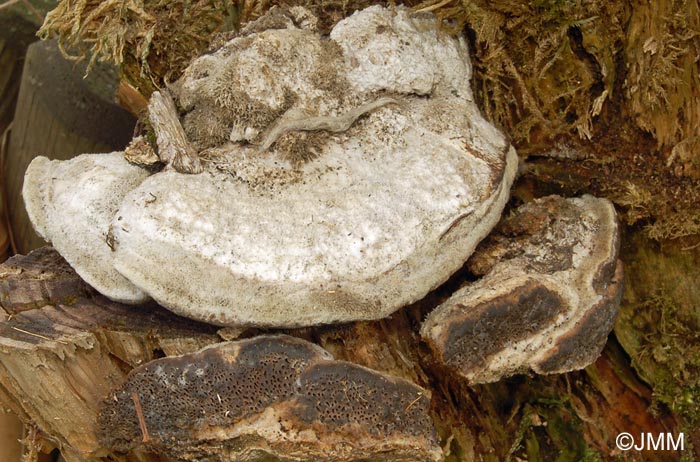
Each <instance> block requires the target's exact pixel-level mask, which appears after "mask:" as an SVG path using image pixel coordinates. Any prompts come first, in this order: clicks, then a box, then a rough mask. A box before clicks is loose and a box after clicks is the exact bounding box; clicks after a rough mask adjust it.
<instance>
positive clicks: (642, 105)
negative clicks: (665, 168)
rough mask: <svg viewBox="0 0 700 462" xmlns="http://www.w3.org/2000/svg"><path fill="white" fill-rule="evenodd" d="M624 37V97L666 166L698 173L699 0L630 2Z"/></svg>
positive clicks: (699, 161) (693, 173)
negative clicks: (663, 154)
mask: <svg viewBox="0 0 700 462" xmlns="http://www.w3.org/2000/svg"><path fill="white" fill-rule="evenodd" d="M634 3H635V5H634V9H633V12H632V16H631V18H630V23H629V24H630V25H629V28H628V31H627V36H626V38H625V55H626V61H627V62H628V63H629V71H628V78H627V80H626V82H625V92H626V97H627V99H628V101H629V106H630V108H631V110H632V113H633V116H634V117H635V120H636V122H637V125H638V126H639V127H641V128H642V129H644V130H646V131H648V132H650V133H651V134H652V135H653V136H654V138H655V139H656V140H657V142H658V144H659V146H660V147H663V148H666V149H665V152H666V154H667V155H669V157H668V161H669V166H671V165H677V166H678V167H680V169H682V170H683V173H684V174H687V175H690V176H695V177H700V168H698V167H699V166H698V164H699V163H700V154H699V151H698V148H700V105H698V103H697V101H698V98H700V61H699V60H698V55H700V34H698V30H700V2H699V1H698V0H659V1H654V2H634Z"/></svg>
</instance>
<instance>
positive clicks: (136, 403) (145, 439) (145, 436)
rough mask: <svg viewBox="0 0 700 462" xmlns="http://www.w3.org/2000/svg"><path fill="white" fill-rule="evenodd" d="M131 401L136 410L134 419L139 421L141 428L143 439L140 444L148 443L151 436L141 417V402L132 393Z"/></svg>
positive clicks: (134, 393)
mask: <svg viewBox="0 0 700 462" xmlns="http://www.w3.org/2000/svg"><path fill="white" fill-rule="evenodd" d="M131 399H132V401H134V407H135V408H136V417H138V419H139V427H141V434H142V435H143V439H142V440H141V442H143V443H150V441H151V436H150V435H149V434H148V427H146V419H145V418H144V417H143V408H141V401H139V394H138V393H136V392H133V393H132V394H131Z"/></svg>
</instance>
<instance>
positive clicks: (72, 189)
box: [22, 152, 148, 303]
mask: <svg viewBox="0 0 700 462" xmlns="http://www.w3.org/2000/svg"><path fill="white" fill-rule="evenodd" d="M147 176H148V172H147V171H145V170H144V169H141V168H139V167H136V166H133V165H131V164H129V163H127V162H124V159H123V154H122V153H120V152H113V153H110V154H83V155H81V156H78V157H76V158H73V159H70V160H66V161H57V160H53V161H50V160H49V159H47V158H46V157H37V158H36V159H34V160H33V161H32V163H31V165H30V168H28V169H27V173H26V175H25V178H24V187H23V190H22V195H23V197H24V202H25V206H26V208H27V213H28V214H29V217H30V219H31V220H32V224H33V225H34V229H36V231H37V233H38V234H39V235H40V236H41V237H42V238H43V239H45V240H47V241H49V242H51V243H52V244H53V246H54V248H55V249H56V250H58V251H59V252H60V253H61V255H62V256H63V258H65V259H66V261H67V262H68V263H70V265H71V266H72V267H73V268H74V269H75V270H76V272H77V273H78V275H80V277H82V278H83V280H85V282H87V283H88V284H90V285H91V286H92V287H94V288H95V289H97V290H98V291H99V292H101V293H102V294H103V295H105V296H107V297H109V298H111V299H112V300H116V301H119V302H124V303H140V302H143V301H145V300H146V299H147V298H148V296H147V295H146V294H145V293H144V292H143V291H141V290H140V289H139V288H138V287H136V286H134V285H133V284H131V283H130V282H129V281H128V280H127V279H126V278H124V276H122V275H121V274H119V273H118V272H117V271H116V270H115V269H114V267H113V265H112V261H113V259H114V256H113V253H112V250H113V247H114V242H113V241H112V240H111V237H110V232H109V230H110V223H111V222H112V219H113V218H114V215H115V213H116V212H117V210H118V209H119V205H120V204H121V201H122V199H124V196H125V195H126V193H127V192H129V191H130V190H131V189H133V188H135V187H136V186H138V185H139V184H140V183H141V182H142V181H143V180H144V179H145V178H146V177H147Z"/></svg>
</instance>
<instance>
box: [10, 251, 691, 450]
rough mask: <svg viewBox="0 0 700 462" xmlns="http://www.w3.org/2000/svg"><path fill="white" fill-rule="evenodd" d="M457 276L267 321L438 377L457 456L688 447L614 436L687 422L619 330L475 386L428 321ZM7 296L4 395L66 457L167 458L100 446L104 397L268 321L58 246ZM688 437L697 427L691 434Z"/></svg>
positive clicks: (442, 413)
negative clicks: (598, 345) (295, 322)
mask: <svg viewBox="0 0 700 462" xmlns="http://www.w3.org/2000/svg"><path fill="white" fill-rule="evenodd" d="M458 278H459V275H458V276H457V278H453V280H452V281H450V282H448V283H447V285H446V286H445V287H444V288H442V289H440V290H439V291H438V292H436V293H433V294H431V295H429V296H428V297H427V298H426V299H425V300H423V301H422V302H420V303H419V304H415V305H412V306H409V307H407V308H405V309H403V310H400V311H399V312H397V313H395V314H394V315H393V316H391V317H390V318H387V319H385V320H382V321H374V322H358V323H350V324H344V325H338V326H325V327H318V328H306V329H293V330H283V331H279V330H278V331H272V330H267V331H264V332H265V333H271V332H283V333H287V334H291V335H294V336H296V337H300V338H304V339H306V340H310V341H313V342H314V343H316V344H318V345H320V346H322V347H324V348H325V349H327V350H328V351H330V352H331V353H332V354H333V355H334V356H335V358H336V359H339V360H347V361H351V362H354V363H357V364H360V365H363V366H367V367H370V368H372V369H376V370H379V371H382V372H386V373H390V374H393V375H396V376H400V377H403V378H407V379H409V380H411V381H413V382H415V383H416V384H418V385H420V386H422V387H424V388H426V389H427V390H429V392H430V398H431V401H432V403H431V411H430V412H431V417H432V419H433V422H434V424H435V425H436V428H437V430H438V433H439V435H440V438H441V444H442V447H443V450H444V451H445V454H446V456H447V457H446V460H448V461H503V460H513V461H515V460H522V459H525V458H527V459H531V460H555V459H556V457H557V454H569V456H568V457H569V458H565V459H557V460H582V459H583V457H586V454H588V457H592V456H591V454H594V455H597V456H598V457H599V459H598V460H605V461H607V460H611V461H612V460H625V461H632V460H635V461H639V460H644V461H646V460H648V461H652V460H653V461H672V460H678V458H679V457H680V453H679V452H674V451H664V452H657V453H655V454H654V453H641V454H640V453H638V452H634V451H633V452H631V453H630V452H628V453H619V451H617V450H616V449H615V447H614V441H615V437H616V436H617V434H618V433H620V432H623V431H625V432H629V433H632V434H639V433H640V432H652V433H654V434H657V433H660V432H671V433H673V434H677V433H678V432H679V431H681V430H680V428H679V427H678V423H677V421H676V420H675V418H674V417H672V416H670V415H669V414H665V413H664V412H663V410H662V411H661V412H660V413H659V414H658V415H652V414H650V413H649V411H648V408H649V406H650V404H651V399H652V395H651V391H650V390H649V389H648V388H647V387H646V386H645V385H644V384H643V383H642V382H641V381H640V380H638V379H637V378H636V376H635V375H634V373H633V372H632V370H631V369H630V366H629V359H628V358H627V357H626V356H625V354H624V353H623V352H622V350H621V348H620V347H619V346H618V345H617V344H616V342H614V341H611V342H609V343H608V347H607V348H606V350H605V351H604V353H603V355H602V356H601V357H600V358H599V359H598V361H596V362H595V363H594V364H593V365H591V366H590V367H588V368H587V369H586V370H584V371H579V372H574V373H569V374H564V375H555V376H534V377H526V376H516V377H514V378H511V379H508V380H504V381H501V382H498V383H496V384H490V385H479V386H473V387H470V386H468V385H466V383H465V382H464V381H463V380H462V379H460V378H459V377H457V376H456V375H455V374H452V373H450V372H448V371H447V370H445V369H444V368H442V367H441V366H439V365H437V364H436V363H435V362H434V361H433V360H432V358H431V356H430V354H429V352H428V350H427V347H425V345H423V344H422V343H421V342H420V340H419V337H418V335H417V330H418V327H419V324H420V321H421V320H422V319H423V317H424V316H425V314H426V312H427V311H429V310H430V309H431V308H432V307H434V306H435V305H436V304H437V303H438V302H439V300H440V299H442V298H444V296H445V295H446V294H448V293H449V292H450V291H452V290H454V285H455V284H457V283H458V281H457V279H458ZM0 304H1V305H2V309H3V310H4V313H2V314H0V318H2V319H0V402H1V403H2V405H3V406H4V407H9V408H10V409H11V410H13V411H14V412H15V413H17V414H18V415H20V416H21V417H22V419H23V420H24V421H25V422H26V423H28V424H30V425H33V426H36V427H37V428H38V429H39V431H40V434H41V435H42V437H43V438H45V439H48V440H50V441H52V442H53V443H55V444H56V445H57V446H58V447H60V448H61V449H62V452H63V455H64V457H65V458H66V460H67V461H68V462H78V461H107V460H110V461H113V460H120V461H141V462H144V461H149V462H155V461H159V460H161V459H159V458H158V456H156V455H153V454H148V453H147V452H144V451H141V450H139V449H138V448H137V449H136V450H133V451H132V452H131V453H129V454H111V453H110V452H109V450H108V449H107V448H104V447H102V446H100V443H99V442H98V439H97V437H96V418H97V414H98V410H99V406H100V403H101V402H102V401H103V400H104V399H105V398H106V397H108V396H110V393H111V392H113V391H114V390H115V389H116V388H117V387H119V386H120V385H121V384H122V383H123V382H124V381H125V378H126V375H127V374H128V373H129V371H131V370H132V369H133V368H134V367H136V366H138V365H141V364H144V363H146V362H149V361H151V360H153V359H156V358H159V357H163V356H172V355H178V354H183V353H189V352H194V351H196V350H198V349H200V348H202V347H204V346H206V345H209V344H213V343H217V342H220V341H223V340H229V339H232V338H245V337H252V336H254V335H257V334H259V333H263V331H260V330H257V329H250V330H247V331H244V332H240V331H237V330H235V329H231V328H225V329H218V330H217V328H216V327H213V326H209V325H206V324H201V323H197V322H194V321H190V320H186V319H183V318H180V317H177V316H175V315H174V314H171V313H170V312H168V311H165V310H163V309H162V308H160V307H158V306H156V305H152V304H151V305H143V306H126V305H121V304H118V303H114V302H110V301H108V300H107V299H105V298H104V297H102V296H100V295H98V294H96V293H95V292H94V291H93V290H92V289H90V288H89V287H88V286H87V285H85V284H84V283H83V282H82V281H81V280H80V279H79V278H78V277H77V276H76V274H75V273H74V272H73V270H72V269H71V268H70V267H69V266H68V265H67V264H66V263H65V261H64V260H63V259H62V258H61V257H60V256H59V255H58V254H57V253H56V252H55V251H54V250H53V249H51V248H42V249H39V250H37V251H35V252H33V253H32V254H30V255H28V256H26V257H23V256H17V257H13V258H11V259H10V260H8V262H6V263H5V264H4V265H2V266H0ZM144 412H147V410H146V411H144ZM691 438H693V435H692V434H688V435H687V436H686V439H687V441H688V442H687V443H686V444H689V443H690V441H689V440H690V439H691ZM535 453H537V454H539V455H540V457H541V459H535ZM547 454H550V456H551V457H548V456H547ZM618 456H619V457H620V459H617V457H618ZM518 458H520V459H518ZM592 460H595V459H592Z"/></svg>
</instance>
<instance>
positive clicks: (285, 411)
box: [98, 336, 443, 462]
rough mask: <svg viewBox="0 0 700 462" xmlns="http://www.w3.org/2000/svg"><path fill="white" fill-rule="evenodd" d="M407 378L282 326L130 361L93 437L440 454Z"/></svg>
mask: <svg viewBox="0 0 700 462" xmlns="http://www.w3.org/2000/svg"><path fill="white" fill-rule="evenodd" d="M429 406H430V398H429V397H428V396H427V394H426V391H425V390H424V389H422V388H420V387H418V386H417V385H414V384H413V383H411V382H409V381H407V380H404V379H401V378H398V377H392V376H389V375H386V374H382V373H379V372H375V371H372V370H370V369H367V368H364V367H362V366H358V365H355V364H351V363H346V362H344V361H335V360H334V359H333V357H332V356H331V355H330V353H328V352H327V351H326V350H323V349H322V348H320V347H318V346H316V345H314V344H312V343H309V342H306V341H304V340H300V339H296V338H293V337H288V336H261V337H256V338H254V339H250V340H241V341H237V342H228V343H221V344H217V345H214V346H211V347H206V348H204V349H203V350H200V351H198V352H196V353H192V354H187V355H183V356H175V357H169V358H163V359H158V360H154V361H151V362H150V363H148V364H145V365H143V366H140V367H137V368H136V369H134V370H132V371H131V372H130V373H129V375H128V377H127V379H126V382H125V383H124V384H123V385H122V386H121V387H120V388H119V389H117V390H115V391H114V393H113V394H112V395H111V396H109V397H108V398H107V399H106V400H105V401H104V402H103V404H102V409H101V412H100V416H99V418H98V425H99V430H98V434H99V438H100V440H101V441H102V443H103V444H104V446H105V447H107V448H110V449H112V450H114V451H118V452H128V451H130V450H132V449H134V448H139V447H141V448H144V449H146V450H148V451H152V452H156V453H159V454H162V455H164V456H165V457H167V458H168V460H173V461H178V462H180V461H182V462H184V461H200V460H217V461H222V462H227V461H236V460H283V461H304V460H315V461H334V462H342V461H363V460H376V461H421V462H423V461H424V462H435V461H441V460H443V454H442V450H441V448H440V445H439V440H438V438H437V434H436V431H435V428H434V427H433V424H432V421H431V420H430V416H429V414H428V409H429Z"/></svg>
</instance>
